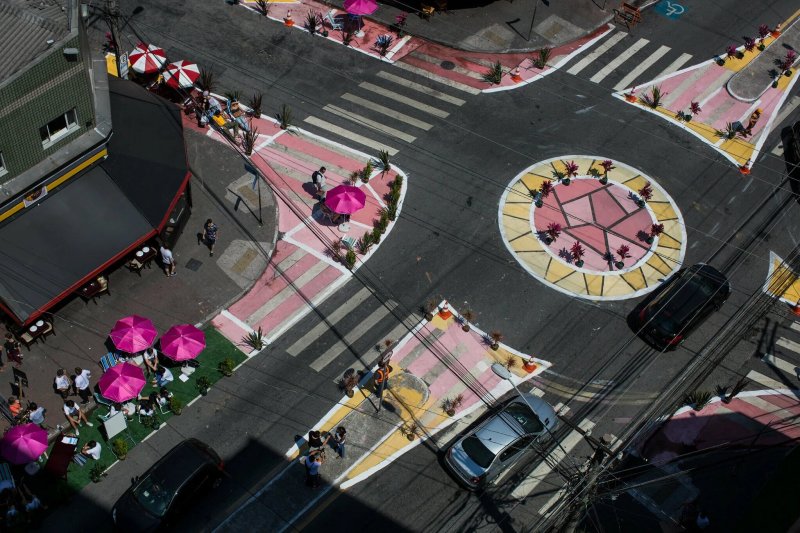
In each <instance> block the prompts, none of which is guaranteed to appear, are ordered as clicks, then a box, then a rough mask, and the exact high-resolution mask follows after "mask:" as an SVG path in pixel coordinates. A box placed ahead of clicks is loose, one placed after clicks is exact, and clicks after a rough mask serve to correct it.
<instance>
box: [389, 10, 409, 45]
mask: <svg viewBox="0 0 800 533" xmlns="http://www.w3.org/2000/svg"><path fill="white" fill-rule="evenodd" d="M407 18H408V13H405V12H403V13H400V14H399V15H397V16H396V17H395V18H394V24H392V27H391V29H392V31H394V32H395V33H396V34H397V38H398V39H399V38H401V37H402V36H403V29H404V28H405V26H406V19H407Z"/></svg>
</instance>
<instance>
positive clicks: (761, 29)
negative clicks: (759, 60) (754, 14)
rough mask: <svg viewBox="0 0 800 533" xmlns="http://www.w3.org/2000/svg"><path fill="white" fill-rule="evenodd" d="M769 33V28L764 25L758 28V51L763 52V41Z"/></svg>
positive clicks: (770, 31) (764, 46)
mask: <svg viewBox="0 0 800 533" xmlns="http://www.w3.org/2000/svg"><path fill="white" fill-rule="evenodd" d="M770 33H772V30H770V29H769V26H767V25H766V24H761V25H760V26H759V27H758V37H759V39H758V49H759V50H762V51H763V50H764V49H765V48H766V45H765V44H764V39H766V38H767V36H768V35H769V34H770Z"/></svg>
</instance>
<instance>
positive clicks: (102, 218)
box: [0, 166, 153, 321]
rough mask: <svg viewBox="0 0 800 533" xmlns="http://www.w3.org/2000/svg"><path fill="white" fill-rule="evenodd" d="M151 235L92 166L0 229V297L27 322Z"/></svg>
mask: <svg viewBox="0 0 800 533" xmlns="http://www.w3.org/2000/svg"><path fill="white" fill-rule="evenodd" d="M152 231H153V228H152V226H151V225H150V224H149V223H148V221H147V220H146V219H145V218H144V216H142V214H141V213H140V212H139V210H138V209H136V207H135V206H133V205H132V204H131V203H130V202H129V201H128V199H127V198H126V197H125V195H124V194H123V193H122V191H121V190H120V189H119V187H117V185H116V184H115V183H114V182H113V181H112V179H111V178H110V177H109V175H108V174H106V172H105V170H104V169H103V168H101V167H99V166H96V167H94V168H92V169H91V170H89V171H88V172H86V173H84V174H83V175H81V176H80V177H77V178H73V179H71V180H69V181H68V182H67V183H66V184H65V185H64V186H63V187H62V188H60V189H59V190H58V191H57V192H55V193H53V194H49V195H47V196H45V197H44V198H43V199H42V200H41V201H40V202H39V203H38V204H36V205H35V206H32V207H29V208H27V209H25V211H24V212H23V213H22V214H21V215H19V216H16V217H13V218H12V219H11V221H10V222H8V223H7V224H5V225H3V227H2V228H0V298H2V300H3V302H4V303H5V305H6V307H8V308H9V310H10V311H12V312H13V313H14V314H15V315H16V316H17V317H18V318H19V319H20V320H22V321H25V320H26V319H27V318H28V317H29V316H31V315H32V314H33V313H35V312H36V311H38V310H40V309H42V308H43V307H45V306H46V305H47V304H48V303H50V302H52V301H54V300H56V299H57V297H58V296H59V295H61V294H62V293H64V292H65V291H68V290H70V289H71V288H72V287H73V286H75V285H76V284H78V283H80V282H81V280H83V279H84V278H85V277H86V276H87V275H88V274H89V273H91V272H94V271H95V270H96V269H97V268H98V267H100V266H101V265H104V264H106V263H108V262H109V260H111V259H112V258H115V257H117V256H118V255H119V254H120V253H122V252H123V251H124V250H126V249H127V248H128V247H130V245H131V244H132V243H134V242H136V241H138V240H141V239H142V238H144V237H145V236H146V235H147V234H149V233H152Z"/></svg>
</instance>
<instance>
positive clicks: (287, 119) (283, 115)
mask: <svg viewBox="0 0 800 533" xmlns="http://www.w3.org/2000/svg"><path fill="white" fill-rule="evenodd" d="M277 119H278V122H279V123H280V126H281V129H282V130H289V129H290V128H291V127H292V109H291V108H290V107H289V106H288V105H286V104H283V107H281V111H280V113H278V116H277Z"/></svg>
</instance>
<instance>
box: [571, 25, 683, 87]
mask: <svg viewBox="0 0 800 533" xmlns="http://www.w3.org/2000/svg"><path fill="white" fill-rule="evenodd" d="M626 36H628V34H627V33H626V32H623V31H617V32H613V33H611V34H609V35H608V36H607V37H605V38H604V40H601V41H599V44H598V45H597V48H595V49H593V50H591V49H590V50H589V51H588V53H587V54H586V55H584V56H583V57H580V56H579V57H578V58H576V59H575V60H574V61H575V62H574V63H573V64H572V65H571V66H569V67H568V68H567V70H566V72H567V74H572V75H578V74H582V75H583V76H585V78H586V79H588V80H589V81H591V82H592V83H603V82H605V83H609V84H612V85H613V89H614V90H615V91H621V90H623V89H627V88H628V87H633V86H635V85H637V82H641V83H644V82H647V81H649V80H653V79H657V78H661V77H664V76H667V75H669V74H672V73H673V72H676V71H677V70H678V69H680V68H681V67H683V66H684V65H685V64H686V63H688V62H689V61H690V60H691V59H692V55H691V54H685V53H680V52H678V51H676V50H673V49H672V48H670V47H669V46H666V45H661V44H657V43H651V42H650V40H648V39H644V38H640V39H637V40H636V41H634V42H633V43H632V44H630V45H628V46H625V47H624V48H623V47H622V46H621V43H622V42H623V39H624V38H625V37H626ZM618 45H619V46H618ZM612 49H613V50H612ZM676 56H677V57H676ZM595 64H596V65H597V67H595ZM592 70H593V72H591V74H590V75H589V74H586V72H589V71H592Z"/></svg>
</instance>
